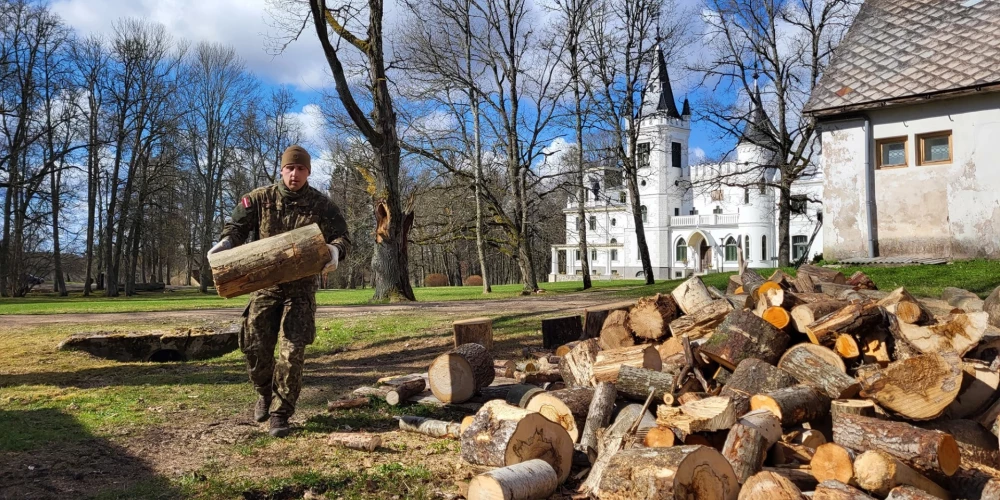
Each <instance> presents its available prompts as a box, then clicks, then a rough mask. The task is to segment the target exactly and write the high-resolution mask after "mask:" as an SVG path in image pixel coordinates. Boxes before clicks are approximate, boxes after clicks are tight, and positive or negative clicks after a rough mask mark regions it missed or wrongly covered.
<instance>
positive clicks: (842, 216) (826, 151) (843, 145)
mask: <svg viewBox="0 0 1000 500" xmlns="http://www.w3.org/2000/svg"><path fill="white" fill-rule="evenodd" d="M822 141H823V157H822V159H821V161H822V164H823V171H824V173H825V177H824V179H823V214H824V215H823V258H825V259H843V258H847V257H855V256H863V255H867V250H866V248H867V238H868V231H867V225H866V215H865V157H864V154H865V153H864V147H865V131H864V122H863V121H862V120H852V121H850V122H838V123H831V124H829V125H824V126H823V133H822Z"/></svg>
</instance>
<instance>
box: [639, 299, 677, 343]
mask: <svg viewBox="0 0 1000 500" xmlns="http://www.w3.org/2000/svg"><path fill="white" fill-rule="evenodd" d="M678 314H679V310H678V307H677V303H676V302H674V298H673V297H671V296H670V295H663V294H659V293H658V294H656V295H654V296H652V297H643V298H641V299H639V301H638V302H636V304H635V307H633V308H632V310H631V311H629V326H630V327H631V328H632V333H633V334H634V335H635V336H636V337H639V338H640V339H648V340H657V339H659V338H660V337H663V336H664V335H666V334H667V333H668V332H669V330H670V328H669V326H670V322H671V321H674V320H675V319H677V316H678Z"/></svg>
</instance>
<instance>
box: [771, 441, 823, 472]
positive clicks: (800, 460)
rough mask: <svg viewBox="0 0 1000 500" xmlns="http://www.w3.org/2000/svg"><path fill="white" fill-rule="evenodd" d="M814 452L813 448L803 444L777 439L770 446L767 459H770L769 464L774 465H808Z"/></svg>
mask: <svg viewBox="0 0 1000 500" xmlns="http://www.w3.org/2000/svg"><path fill="white" fill-rule="evenodd" d="M814 453H816V450H815V449H814V448H810V447H808V446H803V445H801V444H794V443H785V442H782V441H778V442H777V443H774V446H772V447H771V450H770V452H769V453H768V457H769V458H768V460H770V463H771V465H774V466H775V467H781V466H789V465H809V462H812V459H813V454H814Z"/></svg>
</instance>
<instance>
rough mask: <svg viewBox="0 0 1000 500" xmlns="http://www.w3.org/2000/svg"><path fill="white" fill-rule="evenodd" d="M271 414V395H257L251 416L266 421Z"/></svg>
mask: <svg viewBox="0 0 1000 500" xmlns="http://www.w3.org/2000/svg"><path fill="white" fill-rule="evenodd" d="M270 416H271V397H270V396H263V395H261V396H259V397H258V398H257V404H256V405H254V407H253V418H254V420H256V421H258V422H266V421H267V419H268V417H270Z"/></svg>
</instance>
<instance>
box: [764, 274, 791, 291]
mask: <svg viewBox="0 0 1000 500" xmlns="http://www.w3.org/2000/svg"><path fill="white" fill-rule="evenodd" d="M793 279H794V278H793V277H792V276H791V275H789V274H787V273H785V272H784V271H782V270H781V269H775V270H774V272H773V273H771V276H768V278H767V281H771V282H774V283H777V284H778V285H780V286H781V288H784V289H785V290H788V289H789V288H791V287H792V280H793Z"/></svg>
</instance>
